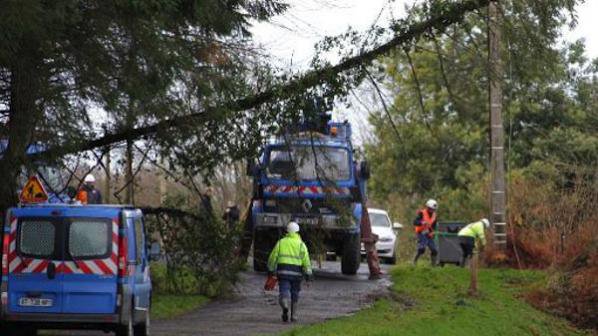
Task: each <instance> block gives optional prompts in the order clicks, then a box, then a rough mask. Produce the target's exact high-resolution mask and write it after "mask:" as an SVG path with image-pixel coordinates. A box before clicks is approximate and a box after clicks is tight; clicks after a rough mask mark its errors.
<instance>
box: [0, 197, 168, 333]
mask: <svg viewBox="0 0 598 336" xmlns="http://www.w3.org/2000/svg"><path fill="white" fill-rule="evenodd" d="M3 233H4V235H3V244H2V245H3V246H2V282H1V284H0V295H1V304H0V327H1V328H2V331H1V332H0V334H2V335H17V334H22V335H35V332H36V330H37V329H63V328H65V329H98V330H104V331H107V332H108V331H115V332H116V335H122V336H132V335H135V336H141V335H144V336H145V335H148V334H149V326H150V302H151V293H152V286H151V281H150V272H149V261H150V258H151V257H152V256H154V255H156V254H159V246H158V245H152V246H151V249H150V247H149V246H148V244H147V239H148V237H147V235H146V231H145V227H144V221H143V215H142V213H141V211H140V210H139V209H135V208H133V207H129V206H119V205H89V206H82V205H69V204H32V205H24V206H21V207H15V208H10V209H9V210H8V211H7V213H6V220H5V224H4V230H3Z"/></svg>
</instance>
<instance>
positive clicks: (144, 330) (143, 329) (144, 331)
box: [133, 308, 150, 336]
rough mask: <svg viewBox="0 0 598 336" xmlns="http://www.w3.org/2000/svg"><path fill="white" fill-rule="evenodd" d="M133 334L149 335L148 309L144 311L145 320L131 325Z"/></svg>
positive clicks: (139, 335) (137, 335)
mask: <svg viewBox="0 0 598 336" xmlns="http://www.w3.org/2000/svg"><path fill="white" fill-rule="evenodd" d="M133 333H134V335H135V336H149V335H150V310H149V308H148V309H147V310H146V311H145V320H144V321H143V322H141V323H139V324H137V325H136V326H134V327H133Z"/></svg>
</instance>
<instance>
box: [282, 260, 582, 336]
mask: <svg viewBox="0 0 598 336" xmlns="http://www.w3.org/2000/svg"><path fill="white" fill-rule="evenodd" d="M392 278H393V281H394V285H393V287H392V294H391V295H389V298H387V299H383V300H380V301H377V302H376V303H375V304H374V305H373V307H372V308H368V309H365V310H363V311H360V312H358V313H357V314H355V315H354V316H351V317H346V318H341V319H337V320H332V321H328V322H325V323H322V324H317V325H313V326H307V327H301V328H297V329H294V330H292V331H290V332H287V333H284V335H397V334H401V335H432V334H433V335H584V333H583V332H581V331H578V330H575V329H573V328H571V327H570V326H568V325H567V323H566V322H564V321H562V320H559V319H557V318H554V317H551V316H550V315H548V314H545V313H542V312H540V311H537V310H535V309H534V308H532V307H531V306H530V305H528V304H526V303H525V302H524V301H522V300H521V299H519V298H518V297H517V296H518V295H520V294H521V293H522V292H523V291H527V290H529V288H530V287H532V286H536V284H537V283H538V282H541V281H543V278H544V274H542V273H540V272H532V271H514V270H506V269H505V270H498V269H483V270H480V273H479V284H480V290H481V297H480V298H479V299H472V298H469V297H468V296H467V294H466V293H467V287H468V282H469V272H468V270H467V269H461V268H457V267H445V268H428V267H411V266H399V267H397V268H395V269H393V271H392Z"/></svg>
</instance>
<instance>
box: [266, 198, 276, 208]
mask: <svg viewBox="0 0 598 336" xmlns="http://www.w3.org/2000/svg"><path fill="white" fill-rule="evenodd" d="M266 206H267V207H275V206H276V200H273V199H269V200H266Z"/></svg>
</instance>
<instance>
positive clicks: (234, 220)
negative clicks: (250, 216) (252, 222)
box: [222, 201, 241, 231]
mask: <svg viewBox="0 0 598 336" xmlns="http://www.w3.org/2000/svg"><path fill="white" fill-rule="evenodd" d="M240 217H241V212H240V211H239V208H238V207H237V205H236V204H235V202H233V201H228V204H227V205H226V210H225V211H224V214H223V215H222V220H224V221H225V222H226V224H227V225H228V229H229V230H230V231H233V230H234V229H235V228H236V227H237V224H238V223H239V218H240Z"/></svg>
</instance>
